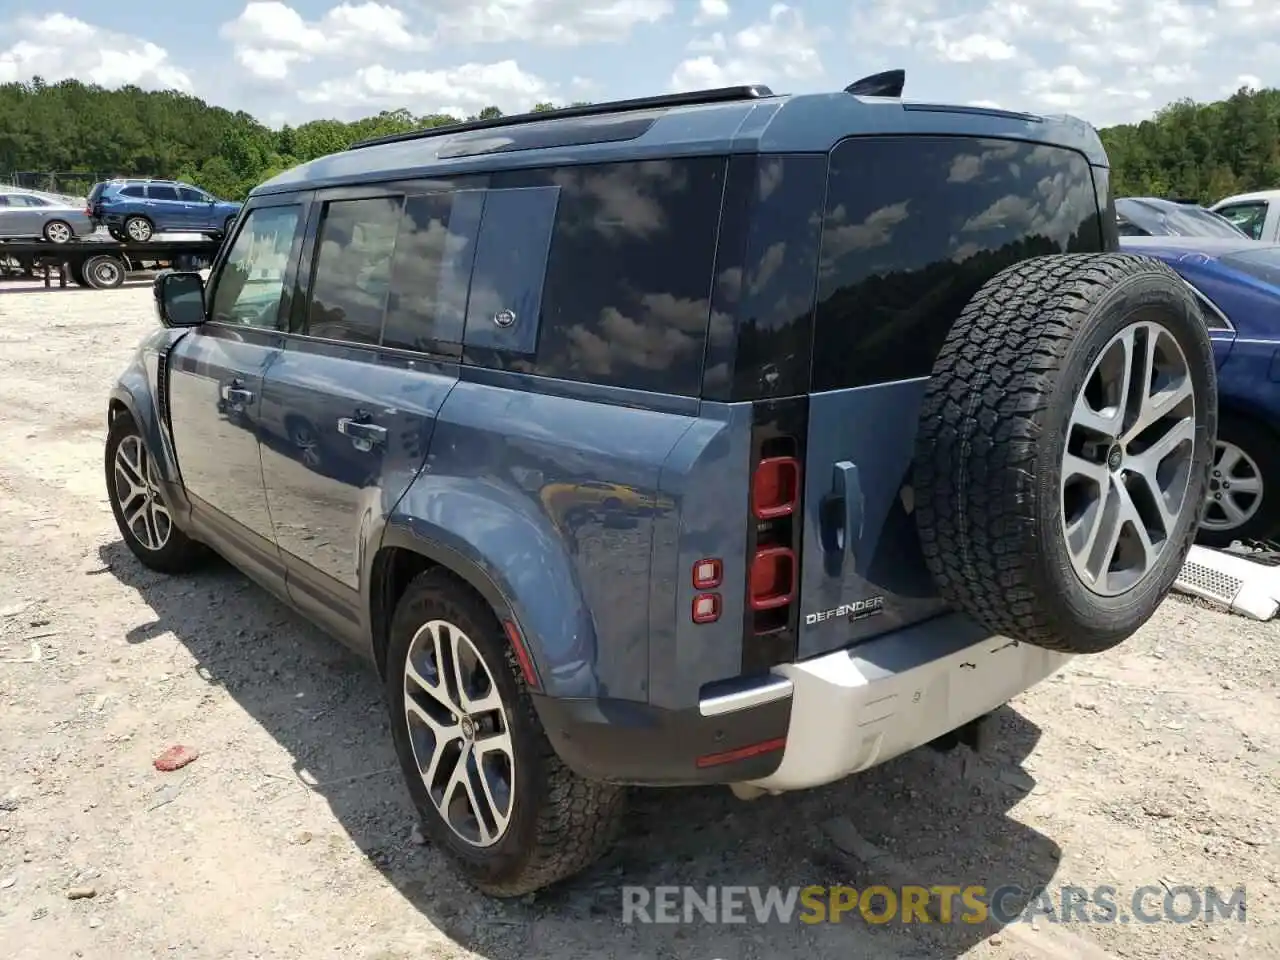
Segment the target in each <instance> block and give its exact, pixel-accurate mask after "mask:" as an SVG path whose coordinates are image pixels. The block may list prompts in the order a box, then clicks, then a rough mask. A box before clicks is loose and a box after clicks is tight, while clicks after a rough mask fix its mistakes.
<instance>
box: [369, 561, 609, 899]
mask: <svg viewBox="0 0 1280 960" xmlns="http://www.w3.org/2000/svg"><path fill="white" fill-rule="evenodd" d="M385 662H386V692H387V700H388V709H389V711H390V717H391V734H392V740H393V742H394V743H395V748H396V756H397V757H398V758H399V760H400V767H401V769H402V770H403V771H404V776H405V783H406V785H407V786H408V788H409V795H410V797H412V798H413V802H414V806H416V807H417V809H418V813H419V814H420V815H421V817H422V828H423V832H424V833H425V834H426V835H427V837H428V838H429V839H430V840H431V842H432V843H433V844H434V846H435V847H436V848H437V849H439V850H440V851H441V852H442V853H443V854H444V855H445V856H446V857H448V859H449V860H450V861H451V862H452V864H453V865H454V867H455V868H457V870H458V871H459V873H461V874H462V876H463V877H465V878H466V879H467V880H468V881H470V882H471V883H472V884H473V885H474V886H476V887H477V888H478V889H480V890H481V891H483V892H485V893H487V894H490V895H491V896H497V897H518V896H523V895H524V894H526V893H531V892H533V891H534V890H538V889H541V888H542V887H546V886H548V885H550V884H553V883H555V882H557V881H559V880H563V879H564V878H566V877H569V876H572V875H573V874H575V873H577V872H579V871H580V870H582V869H584V868H585V867H587V866H588V865H590V864H591V863H592V862H593V861H594V860H595V859H596V858H597V857H599V856H600V855H601V854H602V853H603V852H604V851H605V849H606V848H607V847H608V845H609V843H610V842H611V841H612V839H613V836H614V833H615V831H616V828H617V825H618V822H619V821H620V819H621V817H622V809H623V802H624V800H625V798H626V792H625V790H624V788H622V787H620V786H617V785H615V784H609V783H600V782H598V781H593V780H587V779H584V778H583V777H580V776H578V775H577V774H575V773H574V772H573V771H571V770H570V769H569V768H568V767H566V766H565V765H564V763H563V762H562V761H561V760H560V758H559V756H557V754H556V752H555V750H554V749H553V748H552V746H551V743H550V741H549V740H548V739H547V735H546V733H545V732H544V731H543V729H542V723H541V721H540V720H539V718H538V711H537V709H536V708H535V706H534V704H533V700H532V698H531V697H530V692H529V688H528V681H527V678H526V676H525V673H524V671H523V670H522V669H521V667H520V665H519V661H518V660H517V658H516V656H515V652H514V650H513V649H512V646H511V641H510V640H509V639H508V637H507V634H506V632H505V631H504V629H503V626H502V620H501V618H500V617H499V616H498V615H497V614H496V613H495V610H494V608H493V607H492V606H491V605H490V604H489V602H488V601H486V600H485V599H484V597H482V596H481V595H480V594H479V593H477V592H476V591H475V590H474V589H473V588H472V587H471V586H470V585H469V584H467V583H466V582H464V581H462V580H460V579H459V578H458V577H457V576H455V575H454V574H452V573H450V572H449V571H447V570H445V569H443V568H441V567H431V568H428V569H426V570H424V571H423V572H421V573H419V574H417V576H415V577H414V578H413V579H412V580H411V581H410V582H409V583H408V584H407V586H405V588H404V591H403V593H402V594H401V595H400V597H399V600H398V601H397V602H396V604H395V611H394V614H393V615H392V617H391V623H390V625H389V629H388V636H387V647H386V657H385Z"/></svg>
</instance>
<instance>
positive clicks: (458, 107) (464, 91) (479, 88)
mask: <svg viewBox="0 0 1280 960" xmlns="http://www.w3.org/2000/svg"><path fill="white" fill-rule="evenodd" d="M552 93H553V89H552V87H551V86H550V85H549V84H548V83H547V82H546V81H545V80H543V79H542V78H541V77H537V76H534V75H533V74H531V73H526V72H525V71H524V70H521V69H520V67H519V65H518V64H517V63H516V62H515V61H514V60H503V61H500V62H498V63H464V64H462V65H461V66H458V67H454V68H452V69H448V70H403V71H398V70H390V69H388V68H386V67H380V66H372V67H362V68H361V69H359V70H357V71H356V72H355V73H354V74H352V75H351V76H346V77H339V78H336V79H333V80H326V81H324V82H322V83H320V84H318V85H316V86H314V87H310V88H308V89H305V90H302V91H300V93H299V97H300V98H301V99H302V100H303V101H304V102H306V103H315V104H328V105H333V106H338V107H351V106H355V105H368V106H369V107H372V108H379V109H380V108H383V107H392V108H398V107H407V108H408V109H409V110H410V111H412V112H413V113H416V114H426V113H448V114H451V115H453V116H456V117H465V116H468V115H471V114H474V113H478V112H479V111H480V110H483V109H484V108H485V107H488V106H493V105H500V106H501V107H502V109H503V110H504V111H513V110H529V109H531V108H532V107H533V105H534V104H535V103H539V102H542V101H547V100H550V99H551V98H552Z"/></svg>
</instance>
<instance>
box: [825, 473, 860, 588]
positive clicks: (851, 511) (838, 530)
mask: <svg viewBox="0 0 1280 960" xmlns="http://www.w3.org/2000/svg"><path fill="white" fill-rule="evenodd" d="M818 512H819V518H818V520H819V529H820V532H821V540H822V556H823V566H824V567H825V568H826V572H827V575H828V576H833V577H834V576H839V574H840V571H841V569H842V568H843V566H844V558H845V555H846V554H848V553H849V552H850V551H851V550H852V549H853V545H854V544H855V543H857V542H858V541H860V540H861V539H862V517H863V496H862V482H861V480H860V479H859V478H858V468H857V466H856V465H854V464H853V463H851V462H850V461H848V460H840V461H838V462H837V463H835V464H833V465H832V467H831V492H830V493H828V494H827V495H826V496H825V497H823V498H822V502H821V504H820V505H819V507H818Z"/></svg>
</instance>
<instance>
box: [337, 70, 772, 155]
mask: <svg viewBox="0 0 1280 960" xmlns="http://www.w3.org/2000/svg"><path fill="white" fill-rule="evenodd" d="M772 96H774V93H773V91H772V90H770V89H769V88H768V87H766V86H764V85H763V84H759V83H753V84H745V85H743V86H737V87H716V88H714V89H711V90H691V91H690V92H688V93H667V94H662V95H660V96H656V97H639V98H637V99H634V100H609V101H605V102H604V103H588V104H584V105H583V106H580V107H561V108H558V109H555V110H544V111H541V112H534V113H513V114H511V115H510V116H506V117H495V118H494V119H492V120H468V121H465V122H463V123H447V124H444V125H442V126H439V127H426V128H425V129H422V130H411V131H409V132H408V133H392V134H389V135H387V136H385V137H372V138H370V139H368V140H359V141H357V142H355V143H353V144H351V146H349V147H347V149H348V150H361V149H363V148H364V147H373V146H378V145H380V144H384V143H400V142H401V141H404V140H420V139H423V138H426V137H438V136H444V135H446V134H450V133H467V132H469V131H471V130H493V129H496V128H499V127H511V126H516V125H518V124H522V123H536V122H537V121H539V120H561V119H569V118H573V117H594V116H599V115H602V114H608V113H626V112H629V111H632V110H660V109H662V108H664V107H688V106H696V105H698V104H703V103H728V102H731V101H734V100H756V99H759V98H761V97H772Z"/></svg>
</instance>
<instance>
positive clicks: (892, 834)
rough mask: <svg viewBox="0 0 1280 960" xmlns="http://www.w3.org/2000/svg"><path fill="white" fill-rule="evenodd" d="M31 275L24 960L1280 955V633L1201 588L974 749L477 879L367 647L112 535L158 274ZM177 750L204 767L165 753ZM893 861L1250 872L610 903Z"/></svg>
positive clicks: (847, 873) (11, 621)
mask: <svg viewBox="0 0 1280 960" xmlns="http://www.w3.org/2000/svg"><path fill="white" fill-rule="evenodd" d="M29 287H30V285H24V284H22V283H14V282H9V283H5V284H0V945H2V948H0V956H3V957H5V958H6V960H28V958H42V960H43V958H63V957H85V958H99V957H101V958H122V960H133V958H145V957H182V958H187V957H191V958H205V957H209V958H213V957H218V958H227V957H235V958H240V957H264V958H267V957H270V958H275V957H280V958H316V957H326V956H335V957H336V956H342V957H357V958H378V960H399V958H406V960H407V958H411V957H412V958H471V957H485V958H493V960H516V958H527V957H553V958H568V960H572V958H587V957H591V958H607V957H618V958H624V957H625V958H657V957H679V958H691V960H713V958H724V960H730V958H733V960H739V958H762V960H765V958H770V960H772V958H780V960H801V958H803V960H811V958H818V957H823V958H825V957H832V958H836V957H839V958H913V957H920V958H926V957H928V958H935V957H962V956H963V957H971V958H992V960H994V958H1002V960H1013V958H1032V960H1035V958H1049V960H1054V958H1057V960H1063V958H1080V960H1105V958H1108V957H1127V958H1151V960H1156V958H1182V957H1194V958H1197V960H1200V958H1204V960H1208V958H1226V957H1239V958H1248V960H1254V958H1262V957H1275V956H1280V920H1278V919H1277V915H1276V910H1277V907H1280V898H1278V897H1277V892H1276V890H1277V888H1276V881H1277V875H1278V874H1280V779H1278V777H1277V758H1280V699H1278V698H1277V680H1278V679H1280V677H1278V675H1277V663H1278V662H1280V625H1278V624H1272V623H1265V624H1259V623H1253V622H1249V621H1246V620H1244V619H1243V618H1240V617H1233V616H1229V615H1226V614H1222V613H1217V612H1214V611H1212V610H1208V609H1206V608H1204V607H1201V606H1197V605H1193V604H1191V603H1187V602H1183V601H1181V600H1170V601H1168V602H1166V603H1165V605H1164V607H1163V608H1162V609H1161V610H1160V611H1159V613H1158V615H1157V616H1156V618H1155V619H1154V620H1153V621H1152V622H1151V623H1150V624H1149V625H1148V626H1147V627H1146V628H1145V629H1144V630H1143V631H1142V632H1141V633H1140V634H1139V635H1138V636H1136V637H1135V638H1133V639H1132V640H1131V641H1129V642H1128V643H1126V644H1125V645H1123V646H1122V647H1121V648H1119V649H1117V650H1115V651H1113V652H1111V653H1108V654H1106V655H1103V656H1099V657H1093V658H1087V659H1080V660H1077V661H1075V662H1073V663H1072V664H1071V665H1069V666H1068V667H1067V668H1066V670H1065V671H1064V672H1062V673H1061V674H1059V675H1058V676H1056V677H1054V678H1053V679H1052V680H1050V681H1048V682H1046V683H1045V684H1043V685H1042V686H1040V687H1039V688H1037V689H1035V690H1033V691H1031V692H1029V693H1028V694H1026V695H1024V696H1022V697H1019V698H1018V699H1017V700H1016V701H1015V702H1014V703H1013V704H1012V705H1011V707H1009V708H1005V709H1003V710H1001V711H1000V713H999V714H998V721H999V722H998V725H997V728H996V729H995V730H994V731H993V734H994V735H993V738H992V741H993V742H992V745H991V748H990V750H989V751H987V752H983V753H981V754H978V755H973V754H971V753H970V752H969V751H968V750H967V748H962V749H960V750H957V751H955V752H953V753H950V754H937V753H934V752H933V751H928V750H924V751H920V752H918V753H916V754H913V755H910V756H907V757H903V758H900V759H898V760H896V761H894V762H891V763H889V764H887V765H885V766H883V767H880V768H878V769H876V770H874V771H872V772H870V773H868V774H865V775H863V776H861V777H858V778H855V779H851V780H849V781H847V782H845V783H841V784H837V785H835V786H832V787H829V788H826V789H822V790H817V791H813V792H811V793H808V794H804V795H793V796H789V797H778V798H765V799H761V800H758V801H754V802H752V803H743V802H741V801H737V800H735V799H733V798H732V796H731V795H730V794H729V792H728V791H727V790H711V791H678V792H666V793H658V792H640V793H637V795H636V796H635V802H634V805H633V808H632V813H631V814H630V816H629V819H628V822H627V825H626V828H625V831H624V835H623V837H622V839H621V841H620V842H619V844H618V845H617V848H616V849H615V850H614V851H613V853H612V854H611V855H610V856H609V857H608V858H607V859H606V860H605V861H603V862H602V863H601V864H600V865H599V866H598V867H597V868H595V869H593V870H592V871H591V872H589V873H588V874H587V875H585V876H583V877H581V878H579V879H577V880H575V881H573V882H571V883H569V884H568V885H566V886H565V887H563V888H562V889H558V890H555V891H553V892H548V893H546V894H543V895H540V896H538V897H536V898H527V899H526V900H525V901H517V902H511V903H499V902H495V901H490V900H486V899H484V898H482V897H480V896H478V895H476V894H474V893H472V892H470V891H469V890H468V889H467V888H465V887H464V886H462V885H460V884H459V883H458V882H457V881H455V880H454V879H453V877H452V876H451V874H450V873H449V872H448V871H447V870H446V869H445V867H444V865H443V863H442V862H441V858H440V856H439V855H438V854H437V853H436V852H434V851H433V850H432V849H431V848H430V847H427V846H423V845H421V841H420V838H419V837H418V836H417V835H416V831H415V830H414V826H413V815H412V812H411V810H410V806H409V802H408V798H407V794H406V792H405V790H404V788H403V787H402V785H401V782H400V780H399V778H398V773H397V772H396V771H394V770H393V767H394V758H393V755H392V751H391V746H390V737H389V734H388V729H387V724H386V721H385V719H384V711H383V706H382V703H381V701H380V695H379V689H378V684H377V683H376V681H375V680H374V677H373V674H372V672H371V671H370V670H368V669H367V668H366V667H365V666H364V665H363V664H362V663H361V662H360V661H358V660H356V659H355V658H354V657H352V656H351V655H349V654H347V653H346V652H345V651H344V650H343V649H342V648H341V647H339V646H338V645H337V643H336V642H335V641H332V640H330V639H329V638H327V637H326V636H324V635H322V634H321V633H320V632H319V631H317V630H316V629H314V628H313V627H311V626H309V625H308V624H307V623H306V622H304V621H303V620H302V619H300V618H299V617H298V616H296V615H294V614H292V613H291V612H289V611H288V610H287V609H285V608H284V607H283V606H281V605H280V604H279V603H278V602H276V601H275V600H273V599H271V598H270V597H269V596H268V595H267V594H265V593H264V592H263V591H261V590H259V589H258V588H256V587H254V586H252V585H251V584H249V583H248V582H247V581H246V580H245V579H244V578H243V577H241V576H240V575H239V574H237V573H236V572H234V571H232V570H230V569H228V568H226V567H225V566H222V565H215V566H213V567H212V568H211V569H209V570H208V571H207V572H204V573H201V574H199V575H197V576H194V577H191V578H189V579H166V578H164V577H161V576H158V575H155V574H152V573H148V572H146V571H145V570H144V569H143V568H142V567H141V566H140V565H139V564H138V563H136V562H135V561H134V559H133V558H132V556H131V555H130V554H129V553H128V552H127V551H126V549H125V548H124V547H123V545H122V544H121V543H120V541H119V539H118V536H117V533H116V530H115V527H114V525H113V523H112V518H111V513H110V511H109V508H108V506H107V503H106V500H105V493H104V483H103V469H102V441H103V436H104V433H105V425H104V413H105V409H106V391H107V389H108V387H109V385H110V384H111V382H112V380H113V378H114V376H115V375H116V373H117V372H118V371H119V370H120V369H121V367H122V366H123V364H124V363H125V362H126V360H127V358H128V356H129V354H130V352H131V350H132V349H133V346H134V344H135V343H136V342H137V340H138V339H139V337H140V336H142V335H143V334H144V333H145V332H146V331H147V330H148V329H150V328H151V325H152V324H153V323H154V320H153V319H152V313H151V305H150V293H149V291H148V289H147V288H146V287H145V286H142V287H133V288H125V289H121V290H117V291H101V292H99V291H78V290H67V291H56V290H55V291H50V292H45V291H39V290H34V289H29ZM178 743H180V744H185V745H188V746H190V747H191V748H193V749H195V750H197V751H198V752H199V757H198V759H196V760H195V761H194V762H193V763H191V764H190V765H188V766H185V767H183V768H182V769H180V770H177V771H175V772H171V773H161V772H158V771H157V770H156V769H155V768H154V767H153V765H152V761H153V760H154V758H155V757H156V756H157V755H158V754H160V753H161V752H162V751H163V750H164V749H165V748H167V747H169V746H171V745H173V744H178ZM877 883H887V884H890V885H894V884H903V883H920V884H925V885H934V884H946V883H953V884H982V885H985V886H987V887H988V888H995V887H999V886H1001V885H1004V884H1014V885H1017V886H1019V887H1020V888H1022V889H1024V890H1028V891H1030V890H1032V889H1035V888H1040V887H1044V888H1045V889H1046V891H1047V893H1048V894H1049V896H1050V897H1052V898H1053V900H1054V901H1055V902H1056V904H1057V906H1058V907H1059V911H1060V909H1061V906H1062V894H1061V893H1060V891H1061V889H1062V886H1063V885H1072V886H1075V887H1080V888H1084V889H1085V890H1086V891H1090V890H1093V888H1095V887H1097V886H1098V885H1110V886H1112V887H1114V888H1116V891H1117V893H1116V900H1117V901H1118V904H1119V907H1120V911H1121V913H1122V914H1123V915H1125V916H1128V914H1129V911H1128V909H1127V908H1128V905H1129V902H1130V898H1131V897H1132V895H1133V894H1134V892H1135V891H1136V890H1138V889H1139V888H1142V887H1147V886H1154V888H1155V890H1156V891H1158V894H1148V895H1147V896H1146V898H1145V899H1144V901H1143V903H1144V904H1145V906H1146V909H1147V910H1148V911H1158V910H1159V909H1160V908H1161V898H1162V897H1163V895H1164V891H1165V890H1166V889H1167V888H1169V887H1173V888H1176V887H1177V886H1179V885H1189V886H1192V887H1196V888H1201V889H1203V888H1204V887H1206V886H1210V885H1214V886H1217V887H1219V888H1221V889H1223V890H1224V892H1229V891H1230V890H1231V889H1234V888H1237V887H1240V886H1244V887H1246V888H1247V911H1248V919H1247V921H1246V922H1244V923H1241V922H1238V921H1235V920H1230V921H1224V920H1217V921H1216V922H1211V923H1207V922H1205V921H1203V920H1197V921H1195V922H1191V923H1175V922H1169V921H1165V922H1159V923H1154V924H1143V923H1138V922H1136V921H1135V922H1130V923H1128V924H1123V923H1112V924H1101V923H1084V922H1081V920H1080V915H1079V914H1076V920H1075V922H1072V923H1069V924H1063V923H1052V922H1049V919H1048V918H1047V917H1044V916H1040V917H1039V918H1038V919H1037V920H1036V922H1035V923H1034V924H1032V923H1029V922H1022V923H1015V924H1010V925H1004V926H1001V925H1000V924H999V923H996V922H994V921H988V922H986V923H984V924H976V925H975V924H964V923H951V924H931V925H919V924H917V925H902V924H898V923H890V924H885V925H872V924H868V923H866V922H864V921H863V920H862V919H861V918H858V917H857V914H856V913H855V914H853V915H852V916H849V917H846V918H845V922H843V923H841V924H838V925H831V924H822V925H807V924H804V923H800V922H792V923H790V924H776V923H775V924H772V925H763V924H758V923H755V922H750V923H744V924H736V925H710V924H707V923H704V922H701V921H699V920H697V919H696V918H695V922H693V923H689V924H667V925H637V924H629V925H624V924H623V923H622V922H621V897H622V895H621V891H620V888H621V885H623V884H636V885H647V886H657V885H670V884H681V885H683V884H688V885H693V886H697V887H706V886H707V885H710V884H760V885H768V884H777V885H781V886H784V887H785V886H791V885H806V884H852V885H855V886H857V887H859V888H862V887H865V886H868V885H871V884H877ZM80 894H83V896H76V898H74V899H73V896H74V895H80ZM89 894H92V895H89ZM1086 895H1087V894H1086ZM1018 902H1025V897H1023V899H1022V900H1021V901H1018ZM1189 902H1190V901H1189V899H1188V896H1187V895H1183V896H1182V897H1181V899H1180V900H1179V901H1178V908H1179V909H1180V910H1185V909H1186V908H1187V905H1188V903H1189ZM1014 905H1015V906H1016V904H1014ZM1081 907H1082V908H1083V909H1084V913H1085V915H1094V916H1096V915H1098V914H1099V912H1100V911H1099V909H1098V908H1097V907H1096V906H1094V905H1092V904H1089V903H1078V904H1077V909H1079V908H1081Z"/></svg>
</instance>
